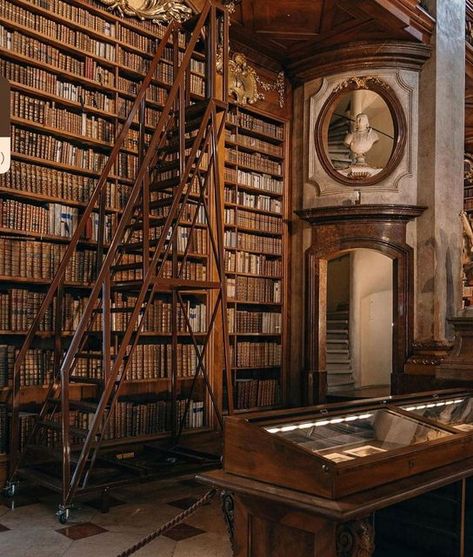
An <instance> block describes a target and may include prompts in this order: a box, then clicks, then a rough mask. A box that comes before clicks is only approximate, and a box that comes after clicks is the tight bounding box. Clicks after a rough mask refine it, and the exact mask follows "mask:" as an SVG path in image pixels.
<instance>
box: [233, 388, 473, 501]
mask: <svg viewBox="0 0 473 557" xmlns="http://www.w3.org/2000/svg"><path fill="white" fill-rule="evenodd" d="M471 456H473V393H464V392H463V393H458V394H457V393H455V394H449V395H446V396H442V395H441V394H439V393H429V394H428V395H419V396H418V397H413V396H412V395H409V396H407V397H390V398H389V399H385V400H378V401H366V402H364V403H362V404H360V403H355V404H353V405H350V404H345V405H327V406H318V407H311V408H299V409H293V410H289V411H288V410H285V411H284V410H283V411H273V412H265V413H258V414H253V415H251V416H245V417H233V416H232V417H228V418H227V419H226V422H225V453H224V470H225V471H226V472H229V473H233V474H237V475H241V476H245V477H249V478H252V479H256V480H260V481H265V482H269V483H273V484H275V485H278V486H280V487H288V488H291V489H296V490H300V491H303V492H305V493H312V494H314V495H321V496H324V497H330V498H334V499H336V498H340V497H343V496H346V495H349V494H351V493H356V492H359V491H363V490H366V489H370V488H373V487H376V486H378V485H382V484H384V483H387V482H390V481H394V480H397V479H401V478H405V477H408V476H412V475H414V474H417V473H421V472H425V471H427V470H431V469H434V468H438V467H441V466H446V465H448V464H451V463H453V462H456V461H459V460H462V459H465V458H469V457H471Z"/></svg>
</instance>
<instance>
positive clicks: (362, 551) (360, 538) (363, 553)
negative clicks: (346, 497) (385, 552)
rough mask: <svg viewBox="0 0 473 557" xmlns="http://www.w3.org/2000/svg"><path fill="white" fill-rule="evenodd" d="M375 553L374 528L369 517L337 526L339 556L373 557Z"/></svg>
mask: <svg viewBox="0 0 473 557" xmlns="http://www.w3.org/2000/svg"><path fill="white" fill-rule="evenodd" d="M373 553H374V528H373V525H372V523H371V520H370V519H369V518H365V519H363V520H355V521H353V522H346V523H344V524H340V525H339V526H338V527H337V557H371V556H372V555H373Z"/></svg>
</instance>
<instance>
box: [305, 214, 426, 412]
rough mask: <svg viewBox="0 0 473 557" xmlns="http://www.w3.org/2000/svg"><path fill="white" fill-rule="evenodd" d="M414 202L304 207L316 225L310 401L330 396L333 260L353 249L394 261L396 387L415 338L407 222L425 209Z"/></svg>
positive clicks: (310, 259)
mask: <svg viewBox="0 0 473 557" xmlns="http://www.w3.org/2000/svg"><path fill="white" fill-rule="evenodd" d="M424 210H425V209H424V207H418V206H414V205H354V206H338V207H320V208H314V209H307V210H304V211H299V212H298V214H299V216H301V217H302V218H304V219H305V220H306V221H307V222H309V223H310V224H311V226H312V242H311V246H310V247H309V248H308V249H307V251H306V294H305V296H306V304H305V309H306V311H305V315H304V325H305V332H306V334H305V373H306V384H305V388H304V393H303V395H305V400H306V402H307V403H309V404H311V403H316V402H321V401H324V400H325V397H326V395H327V357H326V356H327V354H326V351H327V346H326V342H327V292H328V290H327V276H328V262H329V261H330V260H333V259H334V258H337V257H341V256H343V255H344V254H347V253H349V252H351V251H353V250H357V249H364V250H370V251H374V252H376V253H377V254H380V255H381V256H383V257H386V258H388V259H389V260H390V265H392V275H391V276H392V366H391V369H392V373H391V381H390V384H391V391H392V392H393V393H395V392H396V391H397V389H398V383H399V379H400V377H399V376H400V375H401V374H402V373H403V372H404V363H405V361H406V360H407V358H408V357H409V355H410V351H411V345H412V340H413V306H414V304H413V301H414V300H413V299H414V265H413V250H412V248H411V246H409V244H408V243H407V241H406V227H407V223H408V222H409V221H411V220H413V219H415V218H416V217H418V216H419V215H421V214H422V213H423V211H424Z"/></svg>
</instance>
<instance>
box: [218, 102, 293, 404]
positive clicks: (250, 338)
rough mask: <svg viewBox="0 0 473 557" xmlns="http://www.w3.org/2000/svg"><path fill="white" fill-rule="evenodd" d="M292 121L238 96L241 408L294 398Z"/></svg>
mask: <svg viewBox="0 0 473 557" xmlns="http://www.w3.org/2000/svg"><path fill="white" fill-rule="evenodd" d="M287 136H288V131H287V121H286V120H284V119H281V118H279V117H276V116H275V115H272V114H269V113H267V112H265V111H262V110H259V109H258V108H256V107H253V106H252V107H251V108H250V107H249V106H248V105H246V106H244V107H243V106H239V105H236V104H233V105H232V106H231V108H230V110H229V112H228V114H227V124H226V134H225V144H226V156H225V248H226V253H225V258H226V259H225V268H226V273H227V291H228V297H229V309H228V313H229V323H230V331H231V347H232V366H233V378H234V395H235V409H236V410H237V411H247V410H255V409H259V408H273V407H277V406H279V405H282V404H283V403H284V401H285V399H286V396H285V393H286V374H287V371H286V366H285V360H286V351H287V339H286V336H287V317H288V316H287V311H288V308H287V285H288V281H287V274H288V226H287V223H288V217H289V184H288V169H287V162H286V161H287V144H288V142H287V138H288V137H287Z"/></svg>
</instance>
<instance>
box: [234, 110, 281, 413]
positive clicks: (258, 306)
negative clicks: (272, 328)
mask: <svg viewBox="0 0 473 557" xmlns="http://www.w3.org/2000/svg"><path fill="white" fill-rule="evenodd" d="M230 112H231V113H235V114H234V115H233V114H231V116H230V118H235V123H233V122H228V120H227V126H226V127H227V129H228V130H230V131H231V132H232V137H231V138H230V137H228V135H226V137H225V144H226V146H227V148H229V149H232V150H234V151H236V153H249V154H251V153H254V154H257V155H261V157H262V158H263V161H264V160H269V161H273V162H276V163H280V164H281V172H280V173H279V172H274V171H271V170H267V169H265V167H264V166H263V163H262V165H261V166H259V165H257V164H256V163H255V164H240V162H235V161H233V160H231V161H230V160H225V167H226V168H234V169H235V170H239V169H241V170H244V171H248V172H251V173H257V174H261V175H263V174H264V175H266V176H271V177H272V178H273V180H276V181H277V183H280V184H281V191H279V192H276V191H272V190H266V189H264V188H258V187H254V186H250V185H245V184H241V183H240V182H239V181H238V180H236V178H234V179H233V180H225V187H226V188H230V189H231V190H236V191H235V194H234V195H235V198H234V199H235V202H232V201H225V208H226V209H233V210H234V219H235V221H234V222H233V223H226V224H225V227H226V229H227V230H234V231H235V233H245V234H250V235H254V236H256V237H260V238H265V237H270V238H279V239H280V240H281V252H280V253H274V252H265V251H261V250H252V249H247V248H241V247H238V246H236V247H226V248H225V249H226V251H227V252H228V253H233V254H235V255H236V256H237V257H238V255H239V254H246V253H248V254H255V255H256V256H258V255H261V256H264V257H267V258H268V259H271V260H279V261H281V269H282V270H281V272H280V273H278V275H276V276H270V275H262V274H260V275H258V274H253V273H240V272H238V271H229V270H227V271H226V275H227V277H235V278H236V280H237V281H238V278H239V277H241V278H245V279H248V280H251V279H255V280H256V279H262V280H270V281H280V283H281V287H282V292H281V301H280V302H265V301H250V300H245V299H242V298H229V300H228V304H229V306H230V308H234V310H235V317H234V318H233V319H234V321H233V329H234V332H233V333H231V341H232V344H233V345H234V355H233V357H234V358H235V361H236V358H237V355H236V354H235V351H237V350H239V348H238V347H239V345H240V343H244V344H245V345H246V343H248V342H249V343H251V345H253V344H254V345H255V347H257V346H258V345H259V344H260V343H266V342H274V341H276V342H277V344H279V345H280V346H281V347H282V357H281V358H282V359H281V364H278V365H268V366H248V367H244V366H240V367H233V368H232V372H233V374H234V381H235V387H236V388H235V403H236V404H237V406H238V405H241V400H242V399H243V400H245V397H247V396H249V397H250V401H251V397H252V396H254V392H253V391H251V392H247V391H246V386H245V387H243V386H242V385H243V384H242V385H240V382H239V381H238V376H239V374H244V373H246V374H250V375H249V377H250V379H251V380H256V381H258V387H257V389H258V390H259V388H260V387H259V381H264V380H270V381H271V382H272V381H274V380H276V382H277V383H278V385H279V390H280V392H281V401H282V402H284V400H285V389H286V374H287V370H286V365H285V363H284V362H285V360H286V358H287V356H286V351H287V336H286V325H285V319H286V316H287V298H286V296H287V289H288V285H287V280H288V278H287V277H288V267H287V253H288V242H289V237H288V228H287V222H288V220H287V219H288V206H289V192H288V190H289V184H288V181H287V178H286V165H285V157H287V155H288V150H287V144H286V141H285V138H286V131H285V125H286V123H285V122H284V121H283V120H281V119H278V118H272V117H271V116H268V115H266V114H262V113H260V112H258V110H257V109H254V107H244V108H242V107H240V106H238V105H235V104H234V105H232V107H231V108H230ZM243 112H244V113H245V115H246V114H248V115H250V116H251V117H253V118H255V119H256V120H261V121H262V122H266V123H269V124H271V125H275V126H280V127H281V128H282V129H283V134H282V136H283V137H282V138H277V137H276V136H273V135H270V134H266V133H264V132H263V131H257V130H254V129H250V128H249V127H247V126H243V125H241V119H240V117H241V113H243ZM240 136H244V137H245V138H254V139H257V140H261V141H264V142H267V143H270V144H271V145H274V146H277V147H280V148H281V155H279V154H277V153H271V152H269V150H266V149H265V148H264V146H263V147H262V146H261V145H259V146H258V145H255V146H251V145H248V144H246V143H245V142H244V141H241V140H240ZM261 147H262V148H261ZM236 156H237V157H239V155H238V154H237V155H236ZM237 160H238V158H237ZM230 174H231V173H230V172H229V171H227V175H228V176H230ZM239 191H241V192H246V193H250V194H252V195H254V196H267V197H270V198H272V199H274V200H278V201H279V202H280V204H281V209H280V211H278V212H275V211H266V210H264V209H258V208H256V207H246V206H245V205H243V204H241V203H238V192H239ZM240 212H242V213H246V212H248V213H252V214H255V215H262V216H263V218H264V216H269V217H272V218H273V219H274V218H276V219H278V221H274V223H275V224H276V222H278V223H280V226H281V229H280V230H279V231H277V232H275V231H269V230H264V229H262V228H261V227H259V226H258V223H257V222H255V226H251V225H250V226H242V225H240V224H238V214H239V213H240ZM240 308H246V309H247V310H250V311H252V312H254V313H256V314H258V313H264V312H270V313H271V312H281V316H282V329H281V331H279V332H271V333H262V332H259V333H258V332H241V331H236V329H237V327H236V323H237V321H236V316H237V311H239V309H240ZM244 326H245V323H244V322H243V323H242V327H244ZM255 349H256V348H255ZM243 377H245V375H243ZM253 388H254V387H253V386H251V389H253ZM265 388H266V387H265V386H263V387H262V389H265ZM269 388H270V391H269V392H270V396H275V391H273V389H274V385H273V386H270V387H269ZM263 392H264V390H263ZM279 402H280V401H278V404H275V405H265V406H249V407H248V408H240V409H238V410H236V411H235V412H236V413H245V412H251V411H256V410H263V409H271V408H278V407H280V404H279ZM250 404H251V402H250Z"/></svg>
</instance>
